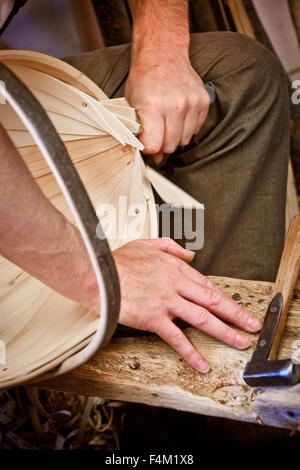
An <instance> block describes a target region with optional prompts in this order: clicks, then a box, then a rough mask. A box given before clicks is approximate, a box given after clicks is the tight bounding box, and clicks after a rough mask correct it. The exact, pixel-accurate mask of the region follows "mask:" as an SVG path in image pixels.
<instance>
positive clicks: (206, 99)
mask: <svg viewBox="0 0 300 470" xmlns="http://www.w3.org/2000/svg"><path fill="white" fill-rule="evenodd" d="M209 105H210V98H209V95H208V93H205V95H203V99H202V106H203V108H205V109H208V108H209Z"/></svg>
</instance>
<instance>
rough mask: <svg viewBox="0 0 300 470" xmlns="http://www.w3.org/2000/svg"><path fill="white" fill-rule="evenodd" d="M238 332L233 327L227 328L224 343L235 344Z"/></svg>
mask: <svg viewBox="0 0 300 470" xmlns="http://www.w3.org/2000/svg"><path fill="white" fill-rule="evenodd" d="M237 335H238V333H237V332H236V331H234V330H232V329H231V328H226V331H225V335H224V343H226V344H230V345H234V344H235V343H236V338H237Z"/></svg>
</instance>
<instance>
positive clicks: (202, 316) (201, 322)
mask: <svg viewBox="0 0 300 470" xmlns="http://www.w3.org/2000/svg"><path fill="white" fill-rule="evenodd" d="M209 316H210V313H209V312H208V310H205V309H204V308H203V309H201V310H200V312H199V313H198V318H197V321H196V328H199V329H201V328H203V327H204V326H205V325H206V324H207V322H208V319H209Z"/></svg>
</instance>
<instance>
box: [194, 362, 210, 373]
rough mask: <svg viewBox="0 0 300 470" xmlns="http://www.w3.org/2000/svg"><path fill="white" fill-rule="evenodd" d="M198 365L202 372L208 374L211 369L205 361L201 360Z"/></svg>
mask: <svg viewBox="0 0 300 470" xmlns="http://www.w3.org/2000/svg"><path fill="white" fill-rule="evenodd" d="M196 367H197V369H198V371H199V372H202V374H206V373H207V372H208V371H209V365H208V364H207V362H205V361H199V362H198V363H197V366H196Z"/></svg>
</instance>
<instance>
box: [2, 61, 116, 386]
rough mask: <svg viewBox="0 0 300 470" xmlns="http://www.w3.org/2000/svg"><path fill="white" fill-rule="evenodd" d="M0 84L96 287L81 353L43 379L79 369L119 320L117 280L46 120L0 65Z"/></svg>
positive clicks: (59, 143)
mask: <svg viewBox="0 0 300 470" xmlns="http://www.w3.org/2000/svg"><path fill="white" fill-rule="evenodd" d="M0 80H1V81H2V83H0V93H1V94H2V95H3V97H4V98H5V99H6V100H7V101H8V103H9V104H10V105H11V106H12V108H13V109H14V111H15V112H16V113H17V114H18V116H19V117H20V119H21V120H22V121H23V123H24V124H25V126H26V127H27V129H28V131H29V132H30V134H31V135H32V137H33V139H34V140H35V142H36V144H37V146H38V147H39V149H40V151H41V153H42V155H43V156H44V158H45V160H46V162H47V163H48V165H49V167H50V169H51V171H52V172H53V175H54V177H55V178H56V180H57V183H58V184H59V186H60V188H61V190H62V192H63V194H64V196H65V198H66V200H67V202H68V204H69V206H70V208H71V210H72V213H73V215H74V217H75V220H76V222H77V225H78V228H79V231H80V233H81V236H82V238H83V241H84V244H85V246H86V249H87V251H88V254H89V257H90V260H91V263H92V266H93V269H94V272H95V275H96V278H97V282H98V286H99V292H100V302H101V313H100V320H99V324H98V328H97V331H96V333H95V335H94V336H93V338H92V340H91V341H90V343H89V344H88V345H87V346H86V347H85V348H84V349H81V350H80V351H79V352H77V353H76V354H74V355H73V356H71V357H69V358H67V359H66V360H64V361H63V362H62V363H61V364H60V365H59V366H58V367H56V368H55V369H54V371H51V372H50V373H47V374H46V375H47V378H50V377H51V376H54V375H58V374H61V373H64V372H67V371H69V370H71V369H74V368H75V367H79V366H80V365H82V364H83V363H85V362H86V361H87V360H88V359H89V358H90V357H91V356H93V354H94V353H95V352H96V351H98V350H99V349H100V348H101V349H102V348H103V347H104V346H106V345H107V343H108V342H109V341H110V339H111V337H112V335H113V333H114V331H115V329H116V327H117V323H118V317H119V310H120V285H119V279H118V274H117V269H116V266H115V262H114V259H113V256H112V254H111V251H110V248H109V244H108V242H107V239H106V238H105V235H104V233H103V231H102V229H101V226H100V223H99V220H98V218H97V215H96V212H95V209H94V207H93V205H92V203H91V200H90V198H89V196H88V194H87V192H86V190H85V187H84V185H83V183H82V181H81V179H80V176H79V174H78V172H77V170H76V168H75V167H74V165H73V163H72V160H71V158H70V156H69V154H68V152H67V150H66V147H65V145H64V143H63V141H62V140H61V138H60V136H59V135H58V134H57V132H56V130H55V128H54V126H53V124H52V122H51V121H50V119H49V117H48V116H47V114H46V112H45V111H44V109H43V108H42V106H41V104H40V103H39V101H38V100H37V99H36V98H35V96H33V94H32V93H31V91H30V90H29V89H28V88H27V86H26V85H25V84H24V83H23V82H22V81H21V80H20V79H19V78H18V77H17V76H16V75H15V74H14V73H13V72H12V71H11V70H10V69H9V68H8V67H7V66H6V65H4V64H3V63H1V62H0ZM97 226H98V228H97V232H98V234H99V229H101V231H102V236H101V239H100V238H99V237H98V236H97V234H96V227H97ZM42 377H43V378H44V377H45V376H44V375H43V376H42ZM40 378H41V376H40V377H39V379H40Z"/></svg>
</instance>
